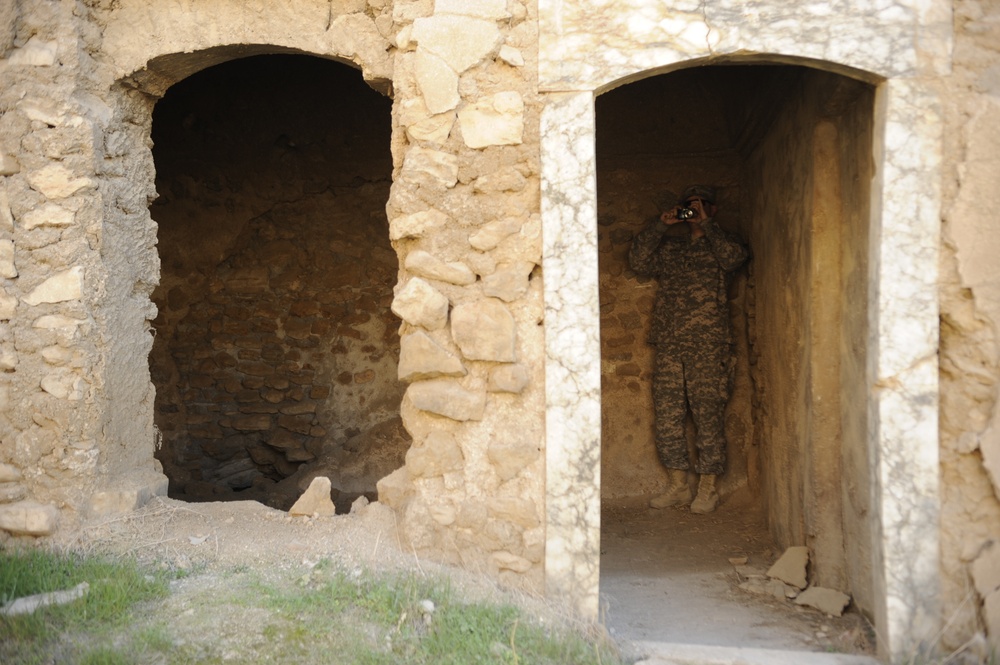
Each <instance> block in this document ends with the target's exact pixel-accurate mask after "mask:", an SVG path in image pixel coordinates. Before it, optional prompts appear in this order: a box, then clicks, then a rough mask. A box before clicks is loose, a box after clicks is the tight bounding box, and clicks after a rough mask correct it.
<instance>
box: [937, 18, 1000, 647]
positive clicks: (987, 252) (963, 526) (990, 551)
mask: <svg viewBox="0 0 1000 665" xmlns="http://www.w3.org/2000/svg"><path fill="white" fill-rule="evenodd" d="M954 30H955V45H954V56H953V58H954V70H953V72H952V74H951V76H949V77H948V79H946V80H945V82H944V83H945V90H946V93H945V94H944V96H943V97H944V99H945V100H946V103H945V105H944V110H945V121H946V127H947V131H946V132H945V137H946V138H945V160H946V161H945V163H946V164H947V167H946V168H945V170H944V171H943V173H942V174H941V175H942V179H943V192H944V199H945V200H944V208H943V209H944V215H943V217H944V219H943V230H942V240H943V245H942V249H943V252H942V267H941V350H940V353H941V429H940V433H941V477H942V520H941V546H942V553H941V556H942V572H943V575H942V579H943V588H942V591H943V600H944V614H945V616H946V617H948V619H949V621H950V622H951V623H950V624H949V625H948V629H947V631H946V632H945V634H944V636H943V641H944V643H945V645H946V646H948V647H950V648H957V647H958V646H960V645H962V644H963V643H965V642H966V641H968V640H969V639H971V638H973V637H974V636H975V634H976V633H977V632H980V631H982V630H983V629H984V628H985V629H986V631H987V632H988V635H989V638H990V641H991V643H992V644H993V645H994V647H1000V592H998V591H997V588H998V587H1000V583H998V581H997V580H998V579H1000V501H998V490H1000V423H998V417H1000V414H998V410H997V408H996V402H997V392H998V381H1000V366H998V365H1000V358H998V349H997V337H996V334H997V328H996V326H997V323H998V322H1000V272H998V268H997V265H998V264H997V260H996V257H997V255H998V254H1000V233H998V232H997V228H996V219H995V217H996V210H998V209H1000V190H998V188H997V182H998V180H1000V78H998V76H997V72H1000V6H997V5H996V3H990V2H976V1H971V0H959V1H957V2H955V17H954Z"/></svg>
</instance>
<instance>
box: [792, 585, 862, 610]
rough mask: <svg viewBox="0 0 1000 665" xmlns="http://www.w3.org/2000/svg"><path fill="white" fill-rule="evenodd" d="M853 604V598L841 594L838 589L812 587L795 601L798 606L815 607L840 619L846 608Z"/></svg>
mask: <svg viewBox="0 0 1000 665" xmlns="http://www.w3.org/2000/svg"><path fill="white" fill-rule="evenodd" d="M850 602H851V597H850V596H848V595H847V594H846V593H841V592H840V591H837V590H836V589H827V588H824V587H818V586H811V587H809V588H808V589H806V590H805V591H803V592H802V593H800V594H799V595H798V597H797V598H796V599H795V604H796V605H807V606H809V607H814V608H816V609H817V610H819V611H820V612H824V613H826V614H829V615H830V616H835V617H839V616H840V615H841V614H843V613H844V608H845V607H847V604H848V603H850Z"/></svg>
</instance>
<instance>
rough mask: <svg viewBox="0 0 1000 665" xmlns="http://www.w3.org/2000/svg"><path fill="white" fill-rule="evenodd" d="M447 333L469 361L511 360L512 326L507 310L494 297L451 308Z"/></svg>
mask: <svg viewBox="0 0 1000 665" xmlns="http://www.w3.org/2000/svg"><path fill="white" fill-rule="evenodd" d="M451 336H452V339H454V340H455V343H456V344H457V345H458V348H459V349H460V350H461V351H462V355H464V356H465V357H466V358H469V359H470V360H493V361H496V362H514V361H515V360H517V352H516V348H517V345H516V325H515V322H514V317H513V315H511V313H510V310H509V309H507V306H506V305H504V304H503V303H502V302H501V301H499V300H497V299H495V298H483V299H482V300H477V301H475V302H471V303H466V304H463V305H459V306H457V307H455V309H454V310H453V311H452V315H451Z"/></svg>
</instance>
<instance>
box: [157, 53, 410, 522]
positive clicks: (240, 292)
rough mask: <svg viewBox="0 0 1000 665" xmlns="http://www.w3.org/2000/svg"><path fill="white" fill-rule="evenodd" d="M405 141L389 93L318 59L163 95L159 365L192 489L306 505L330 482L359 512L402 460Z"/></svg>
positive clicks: (168, 445)
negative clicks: (398, 207) (304, 496)
mask: <svg viewBox="0 0 1000 665" xmlns="http://www.w3.org/2000/svg"><path fill="white" fill-rule="evenodd" d="M389 135H390V102H389V100H387V99H385V98H383V97H381V96H380V95H379V94H378V93H376V92H374V91H373V90H371V89H370V88H368V87H367V86H366V85H365V84H364V82H363V81H362V78H361V74H360V72H357V71H355V70H353V69H351V68H349V67H347V66H344V65H341V64H338V63H334V62H331V61H327V60H323V59H320V58H313V57H308V56H293V55H269V56H256V57H252V58H245V59H242V60H235V61H232V62H228V63H225V64H222V65H217V66H215V67H211V68H209V69H206V70H204V71H202V72H200V73H198V74H195V75H194V76H191V77H190V78H188V79H185V80H184V81H181V82H180V83H178V84H176V85H174V86H173V87H172V88H170V90H168V92H167V94H166V95H165V96H164V98H163V99H162V100H161V101H160V102H159V103H158V104H157V106H156V109H155V111H154V115H153V141H154V144H155V145H154V149H153V155H154V160H155V163H156V170H157V180H156V186H157V191H158V193H159V198H158V200H157V201H156V202H155V203H154V204H153V206H152V207H151V210H150V212H151V214H152V216H153V218H154V219H155V220H156V221H157V223H158V224H159V248H160V258H161V263H162V276H161V281H160V285H159V287H158V288H157V289H156V291H155V292H154V293H153V300H154V302H155V303H156V305H157V306H158V308H159V315H158V317H157V319H156V320H155V322H154V325H155V328H156V333H157V336H156V340H155V344H154V348H153V351H152V353H151V355H150V369H151V373H152V377H153V382H154V384H155V385H156V390H157V397H156V425H157V427H158V428H159V429H160V431H161V432H162V435H163V444H162V447H161V449H160V450H159V451H158V453H157V457H158V458H159V460H160V461H161V462H162V463H163V466H164V472H165V473H166V474H167V476H168V477H169V479H170V490H169V491H170V495H171V496H172V497H175V498H179V499H184V500H188V501H205V500H209V501H219V500H236V499H240V500H242V499H254V500H258V501H261V502H263V503H265V504H267V505H270V506H273V507H276V508H281V509H287V508H288V507H289V506H290V505H291V503H292V502H294V500H295V499H296V498H297V497H298V495H299V494H300V493H301V491H302V490H303V489H304V488H305V487H306V486H308V484H309V481H310V480H311V478H312V477H314V476H315V475H326V476H328V477H330V478H331V480H332V482H333V487H334V495H335V497H334V498H335V501H336V502H337V504H338V509H340V510H343V509H346V508H347V507H349V505H350V502H351V500H353V498H355V497H356V496H358V495H361V494H369V495H372V496H374V493H375V482H376V481H377V480H378V479H379V478H381V477H382V476H384V475H387V474H388V473H390V472H391V471H392V470H394V469H396V468H398V467H399V466H401V465H402V463H403V456H404V454H405V452H406V450H407V448H408V447H409V440H408V438H407V435H406V433H405V431H404V430H403V428H402V424H401V422H400V419H399V413H398V411H399V403H400V400H401V398H402V392H403V391H402V389H401V386H400V384H399V383H398V381H397V378H396V366H397V362H398V358H399V338H398V334H397V328H398V320H397V319H396V317H395V316H394V315H393V314H392V313H391V312H390V310H389V307H390V304H391V300H392V289H393V286H394V284H395V280H396V273H397V271H398V265H397V259H396V254H395V252H394V250H393V249H392V247H391V246H390V244H389V237H388V223H387V221H386V217H385V201H386V200H387V198H388V195H389V186H390V184H391V169H392V162H391V156H390V153H389ZM338 492H339V496H338Z"/></svg>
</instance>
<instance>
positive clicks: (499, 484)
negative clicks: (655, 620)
mask: <svg viewBox="0 0 1000 665" xmlns="http://www.w3.org/2000/svg"><path fill="white" fill-rule="evenodd" d="M393 19H394V22H395V23H394V25H395V27H396V28H397V29H398V32H397V34H396V46H397V48H398V51H397V53H396V56H395V62H394V79H393V84H394V91H395V104H394V107H393V146H392V147H393V159H394V174H393V186H392V193H391V196H390V199H389V203H388V206H387V210H388V212H389V223H390V230H389V234H390V238H391V239H392V241H393V245H394V247H395V248H396V250H397V252H398V254H399V256H400V264H401V267H402V271H401V274H400V279H399V283H398V285H397V287H396V292H395V299H394V301H393V305H392V309H393V311H394V312H395V313H396V314H397V315H398V316H399V317H400V318H401V319H402V321H403V324H402V327H401V329H400V336H401V352H400V361H399V373H400V378H401V379H403V380H404V381H406V382H407V383H408V384H409V387H408V388H407V390H406V394H405V396H404V398H403V402H402V407H401V411H402V416H403V423H404V425H405V426H406V428H407V431H408V432H409V433H410V434H411V435H412V437H413V447H412V448H411V450H410V451H409V452H408V453H407V456H406V464H405V466H404V467H403V468H401V469H400V470H398V471H397V472H395V473H394V474H392V475H391V476H389V477H388V478H385V479H383V480H382V481H381V482H380V483H379V500H380V501H383V502H385V503H387V504H388V505H390V506H392V507H393V508H395V509H396V510H397V511H398V512H399V513H400V515H401V517H402V520H401V524H402V527H403V532H404V534H405V537H406V538H407V539H408V541H409V543H408V544H409V545H410V546H411V547H413V548H414V549H415V550H416V551H417V552H418V553H421V554H427V555H430V556H434V557H435V558H444V559H445V560H448V561H451V562H454V563H457V564H461V565H463V566H466V567H469V568H472V569H475V570H483V571H484V572H490V573H493V574H496V575H499V577H500V578H501V579H502V580H505V581H507V582H509V583H512V584H524V585H527V586H529V587H531V588H534V589H540V588H541V583H542V576H543V566H542V560H543V555H544V551H545V527H544V524H545V521H544V520H545V515H544V509H545V485H544V467H543V456H542V454H541V450H542V441H543V416H544V410H545V406H544V397H543V395H544V383H543V374H542V362H541V353H542V326H543V318H542V316H543V315H542V302H541V275H540V271H539V269H538V265H539V264H540V262H541V235H540V234H541V226H540V218H539V214H538V210H539V179H538V172H539V164H538V160H539V155H538V122H539V111H540V103H539V99H538V97H537V92H536V87H537V86H536V78H535V71H536V70H535V66H536V65H535V63H536V56H535V52H536V51H535V43H536V39H537V24H536V23H535V8H534V5H533V3H530V2H528V3H522V2H509V3H508V2H507V1H506V0H487V1H482V0H437V1H436V2H433V3H431V2H427V1H411V2H405V1H403V2H396V3H394V5H393Z"/></svg>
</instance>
